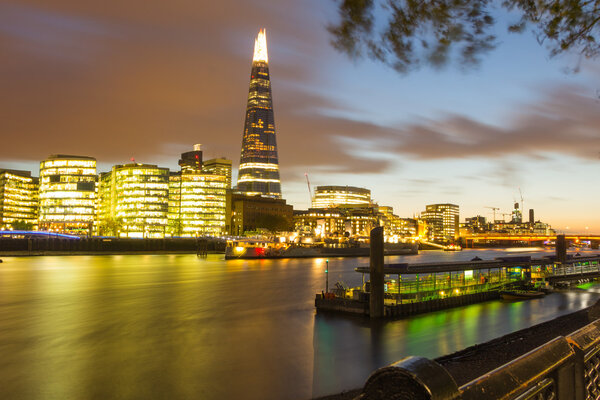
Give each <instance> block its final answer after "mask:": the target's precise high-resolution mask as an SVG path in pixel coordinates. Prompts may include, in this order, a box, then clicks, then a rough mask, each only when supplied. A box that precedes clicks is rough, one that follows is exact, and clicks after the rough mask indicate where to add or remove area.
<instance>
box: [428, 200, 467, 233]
mask: <svg viewBox="0 0 600 400" xmlns="http://www.w3.org/2000/svg"><path fill="white" fill-rule="evenodd" d="M421 218H422V219H423V220H424V221H425V222H426V224H427V226H428V228H429V231H428V234H427V237H428V239H430V240H434V241H441V242H448V241H454V240H456V239H457V238H458V234H459V224H458V221H459V219H458V218H459V208H458V206H457V205H456V204H448V203H445V204H430V205H427V206H426V207H425V211H423V212H422V213H421Z"/></svg>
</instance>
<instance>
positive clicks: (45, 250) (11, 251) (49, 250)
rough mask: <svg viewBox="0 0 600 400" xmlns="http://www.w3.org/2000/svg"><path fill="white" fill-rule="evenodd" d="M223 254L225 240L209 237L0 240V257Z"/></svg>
mask: <svg viewBox="0 0 600 400" xmlns="http://www.w3.org/2000/svg"><path fill="white" fill-rule="evenodd" d="M157 252H158V253H160V252H163V253H199V254H203V253H207V252H225V241H223V240H219V239H212V238H202V239H197V238H169V239H124V238H81V239H66V238H43V239H41V238H40V239H38V238H33V239H27V238H23V239H14V238H0V255H4V256H10V255H15V256H19V255H62V254H128V253H157Z"/></svg>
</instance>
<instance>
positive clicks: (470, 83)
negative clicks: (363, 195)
mask: <svg viewBox="0 0 600 400" xmlns="http://www.w3.org/2000/svg"><path fill="white" fill-rule="evenodd" d="M336 4H337V2H335V1H333V0H331V1H330V0H302V1H298V0H278V1H272V0H244V1H241V0H221V1H219V2H208V1H205V0H200V1H189V0H174V1H170V2H164V1H158V0H119V1H112V0H107V1H102V2H98V1H82V0H53V1H52V2H48V1H34V0H19V1H10V0H9V1H4V2H2V3H1V4H0V60H1V62H0V93H2V95H1V96H0V134H1V135H2V142H1V143H2V145H1V146H0V168H16V169H25V170H31V171H32V173H33V175H35V176H37V174H38V170H39V161H40V160H42V159H44V158H46V157H47V156H48V155H50V154H56V153H60V154H77V155H88V156H92V157H96V159H97V160H98V170H99V172H103V171H107V170H109V169H110V167H111V166H112V165H114V164H122V163H127V162H129V160H130V159H131V158H134V159H135V160H136V161H137V162H143V163H150V164H158V165H160V166H166V167H170V168H172V169H174V170H177V169H178V166H177V160H178V159H179V155H180V153H182V152H185V151H189V150H191V148H192V145H193V144H195V143H201V144H202V148H203V151H204V158H205V159H208V158H213V157H223V156H224V157H227V158H230V159H232V160H233V165H234V170H235V169H236V168H237V166H238V164H239V155H240V147H241V142H242V133H243V126H244V116H245V108H246V100H247V95H248V84H249V80H250V68H251V63H252V53H253V44H254V38H255V37H256V35H257V33H258V31H259V29H260V28H265V29H266V31H267V42H268V51H269V68H270V74H271V82H272V90H273V107H274V113H275V125H276V132H277V141H278V150H279V163H280V170H281V180H282V191H283V197H284V198H285V199H286V200H287V201H288V203H290V204H292V205H293V206H294V209H306V208H307V207H308V206H309V199H310V197H309V193H308V188H307V185H306V180H305V176H304V173H305V172H306V173H308V175H309V178H310V181H311V185H312V186H313V189H314V187H316V186H319V185H351V186H358V187H365V188H368V189H370V190H371V192H372V197H373V199H374V200H375V201H376V202H377V203H379V204H380V205H389V206H392V207H393V208H394V212H395V213H396V214H397V215H400V216H404V217H412V216H413V215H417V214H418V213H420V212H421V211H423V210H424V208H425V205H426V204H434V203H455V204H458V205H459V206H460V216H461V221H463V220H464V218H466V217H471V216H475V215H483V216H485V217H487V218H491V217H492V210H491V209H489V208H486V207H499V208H500V211H499V212H498V214H497V218H500V213H510V211H511V210H512V205H513V203H514V201H520V194H519V191H520V192H521V193H522V195H523V199H524V200H523V201H524V208H525V209H529V208H533V209H534V210H535V214H536V219H539V220H542V221H544V222H548V223H550V224H551V225H552V226H553V227H554V228H555V229H557V230H558V231H559V232H566V233H570V232H579V233H585V232H590V233H597V234H600V210H598V208H597V206H596V205H597V202H598V200H597V199H598V198H600V186H599V185H597V184H596V182H597V179H598V175H599V173H600V165H599V163H600V96H599V94H600V60H599V59H596V60H581V59H579V58H578V57H577V56H576V55H565V56H561V57H556V58H550V57H549V56H548V51H547V49H545V48H544V47H543V46H540V45H539V44H538V42H537V41H536V39H535V37H534V35H532V34H531V33H528V32H526V33H524V34H521V35H509V34H507V33H505V30H506V29H505V28H506V25H507V23H508V21H509V20H510V18H511V16H510V15H499V16H498V19H499V21H500V22H499V24H498V25H497V31H496V34H497V35H498V37H499V44H498V47H497V48H496V49H495V50H494V51H492V52H491V53H490V54H488V55H487V56H486V57H484V58H483V62H482V63H481V64H480V65H479V66H478V67H476V68H471V69H468V70H465V69H464V68H461V67H460V66H456V65H449V66H448V67H446V68H444V69H442V70H436V69H432V68H429V67H425V68H423V69H421V70H419V71H415V72H411V73H410V74H408V75H401V74H398V73H397V72H395V71H393V70H392V69H390V68H388V67H386V66H384V65H381V64H378V63H376V62H373V61H371V60H368V59H359V60H350V59H348V58H347V57H346V56H345V55H343V54H340V53H338V52H337V51H335V50H334V49H333V47H332V46H331V45H330V40H331V37H330V36H329V34H328V32H327V30H326V26H327V24H329V23H332V22H335V21H337V11H336ZM573 69H578V72H577V73H574V72H572V70H573ZM235 175H236V172H235V171H234V176H235Z"/></svg>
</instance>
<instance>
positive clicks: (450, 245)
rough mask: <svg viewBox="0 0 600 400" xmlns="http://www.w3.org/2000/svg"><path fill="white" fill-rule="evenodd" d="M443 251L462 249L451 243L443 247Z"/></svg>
mask: <svg viewBox="0 0 600 400" xmlns="http://www.w3.org/2000/svg"><path fill="white" fill-rule="evenodd" d="M444 251H462V247H460V245H458V244H454V243H452V244H449V245H447V246H445V247H444Z"/></svg>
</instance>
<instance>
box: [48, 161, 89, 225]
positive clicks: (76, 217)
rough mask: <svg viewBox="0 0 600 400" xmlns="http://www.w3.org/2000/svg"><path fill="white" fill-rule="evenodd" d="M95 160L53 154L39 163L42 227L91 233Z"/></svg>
mask: <svg viewBox="0 0 600 400" xmlns="http://www.w3.org/2000/svg"><path fill="white" fill-rule="evenodd" d="M96 180H97V176H96V159H95V158H92V157H83V156H69V155H62V154H58V155H52V156H50V157H48V159H46V160H44V161H42V162H41V163H40V190H39V200H40V203H39V204H40V208H39V228H40V230H48V231H52V232H63V233H72V234H79V235H90V234H91V233H92V229H93V226H94V220H95V214H96Z"/></svg>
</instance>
